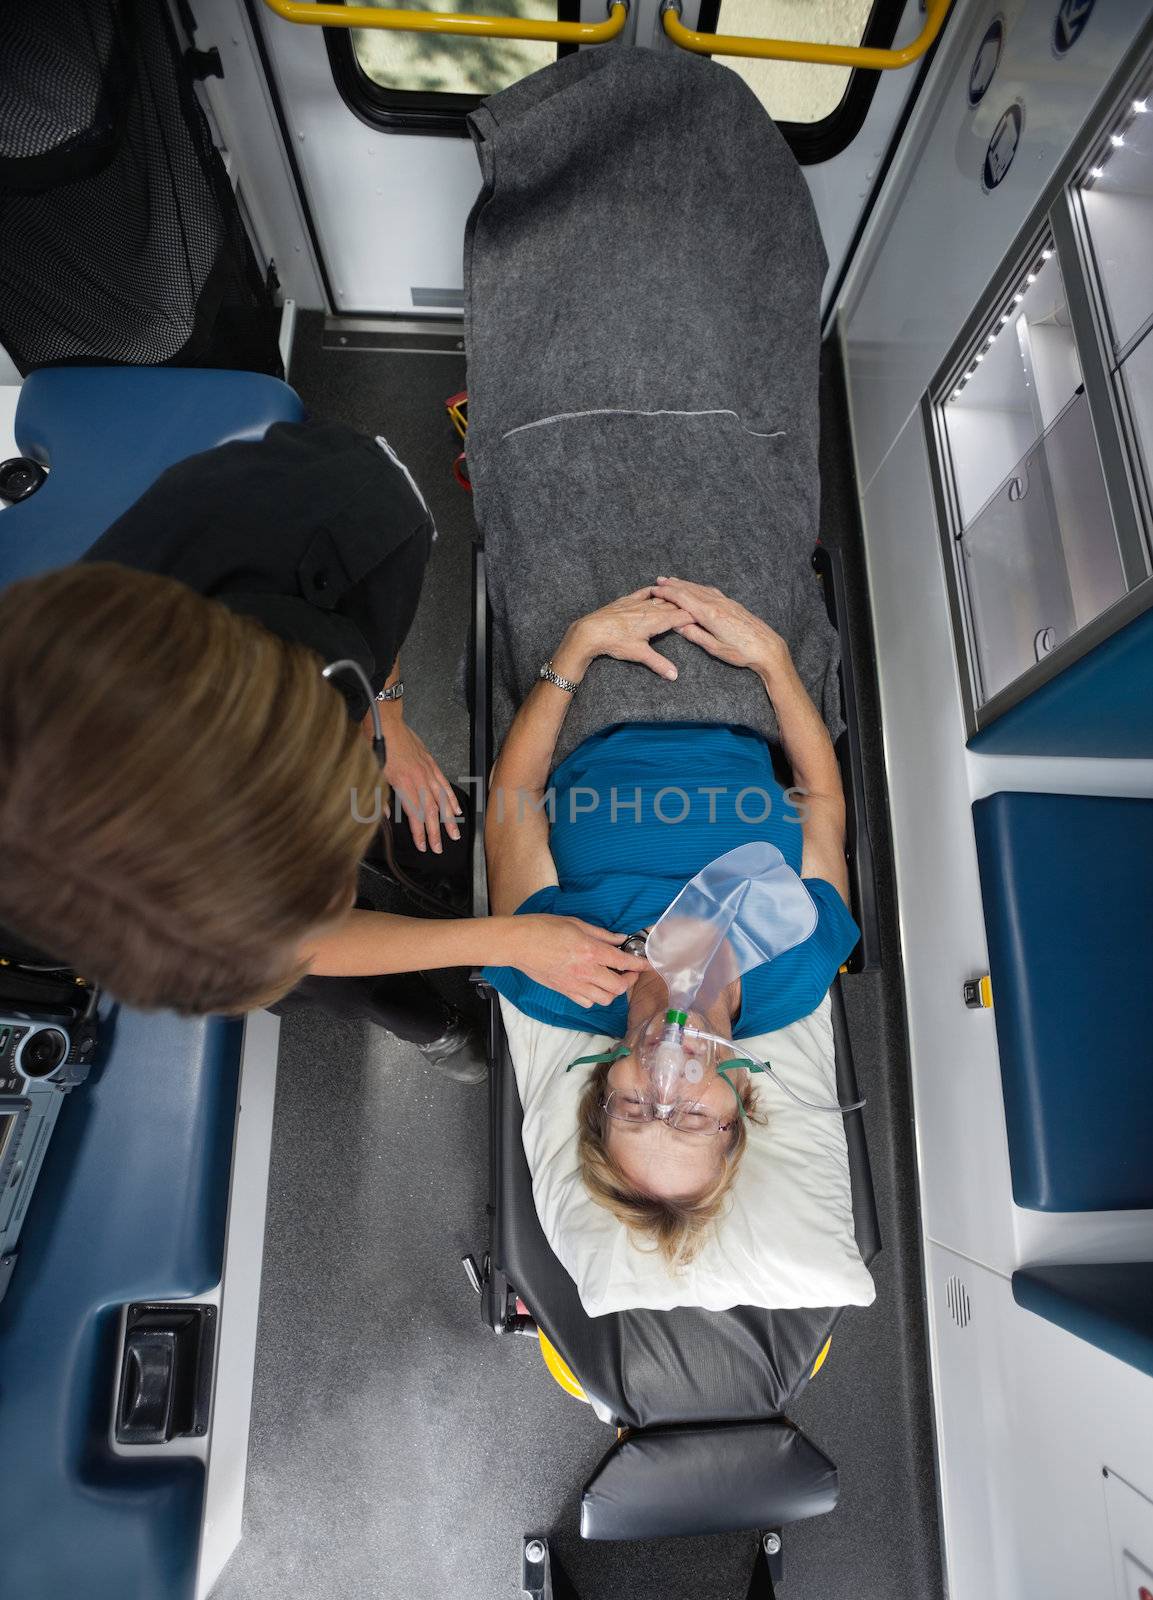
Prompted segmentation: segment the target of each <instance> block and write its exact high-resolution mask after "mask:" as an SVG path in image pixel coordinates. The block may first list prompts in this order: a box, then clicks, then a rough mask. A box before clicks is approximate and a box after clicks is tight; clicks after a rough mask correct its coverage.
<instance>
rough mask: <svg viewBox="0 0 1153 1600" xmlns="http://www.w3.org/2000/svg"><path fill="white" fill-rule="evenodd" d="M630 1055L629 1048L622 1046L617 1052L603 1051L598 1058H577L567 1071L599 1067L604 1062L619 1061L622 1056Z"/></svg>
mask: <svg viewBox="0 0 1153 1600" xmlns="http://www.w3.org/2000/svg"><path fill="white" fill-rule="evenodd" d="M628 1053H629V1050H628V1046H627V1045H624V1044H622V1045H618V1046H617V1048H616V1049H615V1050H602V1051H601V1053H600V1054H599V1055H596V1056H577V1058H576V1060H575V1061H570V1062H569V1064H568V1066H567V1067H566V1068H565V1071H566V1072H571V1071H572V1069H573V1068H574V1067H599V1066H600V1064H601V1062H602V1061H619V1060H620V1058H621V1057H622V1056H627V1055H628Z"/></svg>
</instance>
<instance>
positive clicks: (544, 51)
mask: <svg viewBox="0 0 1153 1600" xmlns="http://www.w3.org/2000/svg"><path fill="white" fill-rule="evenodd" d="M394 3H397V0H368V4H370V5H387V4H394ZM402 3H403V4H404V5H406V6H407V7H409V8H411V9H413V10H419V11H468V12H471V13H479V14H482V15H487V16H494V17H529V18H532V19H534V20H536V21H540V22H555V21H556V17H557V6H556V0H468V3H467V4H454V0H402ZM352 48H353V51H354V52H355V55H356V60H357V63H358V65H359V66H360V69H361V71H362V72H363V73H364V74H365V76H366V77H368V78H369V79H370V80H371V81H372V82H373V83H375V84H377V85H378V86H379V87H380V88H382V89H392V90H400V91H406V92H410V93H417V94H466V95H489V94H495V93H496V92H497V91H498V90H499V89H506V88H507V87H508V86H509V84H510V83H516V82H517V80H518V79H519V78H524V77H526V76H527V75H528V74H529V73H530V72H535V71H536V70H537V69H538V68H539V67H545V66H547V65H548V64H549V62H550V61H555V60H556V52H557V47H556V45H555V44H551V43H549V42H547V41H543V42H536V41H532V40H528V39H470V38H461V37H454V36H453V35H451V34H447V33H396V32H393V31H392V30H390V29H386V28H354V29H353V30H352Z"/></svg>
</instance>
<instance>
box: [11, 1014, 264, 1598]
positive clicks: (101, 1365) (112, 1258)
mask: <svg viewBox="0 0 1153 1600" xmlns="http://www.w3.org/2000/svg"><path fill="white" fill-rule="evenodd" d="M242 1034H243V1024H242V1023H240V1022H238V1021H232V1022H225V1021H222V1020H220V1019H212V1020H206V1021H187V1020H182V1019H180V1018H176V1017H172V1016H165V1015H147V1016H146V1015H144V1014H143V1013H141V1012H133V1011H126V1010H121V1011H120V1013H119V1014H118V1016H117V1017H116V1019H115V1024H114V1028H113V1033H112V1040H111V1049H108V1050H104V1051H103V1055H104V1060H103V1062H102V1065H101V1066H100V1068H99V1070H98V1071H97V1072H96V1073H94V1074H93V1077H92V1078H91V1079H90V1080H89V1082H88V1083H87V1084H85V1085H83V1086H82V1087H81V1088H79V1089H76V1090H74V1091H73V1092H72V1093H71V1094H70V1095H69V1096H68V1098H67V1100H66V1101H65V1103H64V1105H63V1106H62V1107H61V1111H60V1117H59V1120H58V1121H57V1124H56V1131H55V1133H54V1134H53V1137H52V1142H51V1144H50V1145H49V1147H48V1153H47V1156H46V1157H45V1161H44V1166H43V1168H42V1170H41V1176H40V1181H39V1183H38V1184H37V1186H36V1191H35V1193H34V1194H33V1196H32V1204H31V1206H30V1208H29V1211H28V1217H27V1220H26V1222H25V1224H24V1229H23V1232H22V1235H21V1239H20V1251H19V1257H18V1259H17V1262H16V1268H15V1271H14V1273H13V1275H12V1281H11V1284H10V1285H9V1288H8V1293H7V1295H6V1296H5V1297H4V1300H3V1301H2V1302H0V1385H2V1390H0V1461H4V1462H5V1463H6V1464H7V1471H6V1473H5V1489H4V1497H5V1506H6V1522H5V1529H4V1537H3V1541H2V1547H0V1591H2V1592H3V1593H4V1594H10V1595H12V1596H13V1597H14V1600H15V1597H16V1596H19V1597H20V1600H57V1597H58V1596H65V1595H77V1596H79V1595H83V1596H84V1597H85V1600H154V1597H156V1600H158V1597H160V1596H163V1597H164V1600H191V1597H192V1596H193V1594H194V1593H195V1579H196V1564H197V1556H198V1550H199V1541H200V1526H201V1519H202V1515H203V1500H204V1472H203V1468H202V1466H201V1464H200V1463H199V1462H198V1461H192V1460H188V1459H184V1460H171V1459H170V1460H163V1461H162V1460H156V1459H152V1460H147V1461H139V1462H133V1461H131V1460H124V1459H123V1458H121V1457H119V1456H116V1455H114V1454H113V1452H112V1451H111V1449H110V1448H109V1443H108V1433H109V1422H110V1418H111V1414H112V1405H113V1399H114V1395H115V1391H116V1381H117V1372H116V1367H115V1340H116V1323H117V1311H118V1309H119V1307H120V1306H121V1305H122V1304H123V1303H124V1302H126V1301H131V1300H134V1299H148V1300H163V1299H166V1298H168V1297H179V1296H188V1295H197V1294H202V1293H204V1291H205V1290H207V1289H210V1288H212V1286H213V1285H214V1284H215V1283H217V1282H218V1281H219V1279H220V1276H221V1267H222V1263H223V1259H224V1233H225V1216H226V1211H227V1203H228V1178H229V1168H230V1164H231V1157H232V1142H233V1130H234V1126H235V1119H236V1096H237V1083H238V1078H239V1063H240V1047H241V1038H242Z"/></svg>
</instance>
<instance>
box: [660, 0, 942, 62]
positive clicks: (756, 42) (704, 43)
mask: <svg viewBox="0 0 1153 1600" xmlns="http://www.w3.org/2000/svg"><path fill="white" fill-rule="evenodd" d="M951 3H952V0H929V5H928V9H927V12H926V15H925V26H924V27H923V28H922V29H921V31H920V33H919V34H918V35H917V37H916V38H915V39H914V40H913V41H912V42H911V43H910V44H907V45H903V46H902V47H901V49H899V50H876V49H873V48H872V47H871V46H868V45H860V44H812V43H809V42H808V41H806V40H803V39H750V38H747V37H745V35H743V34H737V33H698V32H697V31H696V30H695V29H694V28H686V27H685V25H684V23H683V22H682V21H681V0H664V3H663V5H662V6H661V22H662V24H663V26H664V30H665V32H666V33H667V34H668V36H669V38H670V39H671V40H672V41H673V43H674V44H676V45H679V46H680V47H681V49H682V50H691V51H693V53H694V54H695V55H699V56H746V57H748V58H749V59H750V60H752V61H804V62H807V63H808V64H809V65H810V66H819V67H864V68H866V69H867V70H869V71H873V72H891V71H893V70H895V69H896V68H899V67H907V66H910V65H911V64H912V63H913V62H914V61H919V60H920V58H921V57H922V56H923V55H924V54H925V51H926V50H928V48H929V46H930V45H931V44H933V43H934V41H935V40H936V38H937V35H938V34H939V33H940V31H941V28H942V26H943V25H944V21H945V17H946V14H947V13H948V10H949V6H950V4H951Z"/></svg>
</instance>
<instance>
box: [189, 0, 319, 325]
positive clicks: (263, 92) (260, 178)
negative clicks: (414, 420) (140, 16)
mask: <svg viewBox="0 0 1153 1600" xmlns="http://www.w3.org/2000/svg"><path fill="white" fill-rule="evenodd" d="M195 15H196V23H197V27H196V46H197V49H200V50H208V49H211V48H212V47H213V46H215V47H216V49H217V50H219V52H220V61H221V66H222V68H223V71H224V76H223V77H222V78H206V79H205V80H204V82H203V84H202V85H201V88H202V90H203V92H204V95H205V98H206V99H207V101H208V103H209V107H210V109H211V112H212V115H213V117H214V118H215V120H216V124H217V127H218V128H219V130H220V135H221V138H222V139H223V140H224V143H225V145H226V147H227V149H228V152H229V155H230V157H231V158H232V160H233V162H234V163H235V165H236V173H237V178H238V187H239V189H240V192H241V196H242V199H243V203H244V205H245V206H246V208H247V210H248V214H249V217H250V218H251V221H252V225H253V231H254V232H255V234H256V237H257V239H258V240H259V243H260V248H261V251H262V253H263V255H264V257H265V260H267V259H269V258H271V259H272V260H273V261H274V262H275V263H276V272H277V276H278V277H279V279H280V283H281V287H282V289H283V290H284V293H285V295H286V296H288V298H290V299H292V300H295V301H296V302H297V304H298V305H302V306H310V307H314V308H316V309H320V308H321V307H322V306H323V305H324V290H323V288H322V286H321V281H320V274H319V272H318V270H317V265H316V261H315V259H314V257H313V253H312V245H311V243H310V241H309V238H308V232H307V229H306V227H305V223H304V217H303V215H302V213H301V209H300V202H299V198H298V196H297V192H296V186H295V184H294V182H293V178H292V171H291V168H290V167H289V164H288V159H287V157H286V155H285V153H284V145H283V142H282V140H281V137H280V130H279V129H278V127H277V125H276V118H275V113H274V111H273V106H272V99H271V95H270V93H269V89H268V84H267V82H266V80H265V77H264V72H263V70H262V68H261V64H260V58H259V55H258V53H257V50H256V45H255V42H254V40H253V35H252V28H251V25H250V23H249V20H248V17H247V16H246V14H245V11H244V7H243V5H242V4H241V0H197V5H196V10H195ZM285 26H287V24H285ZM261 265H264V262H262V263H261Z"/></svg>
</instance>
